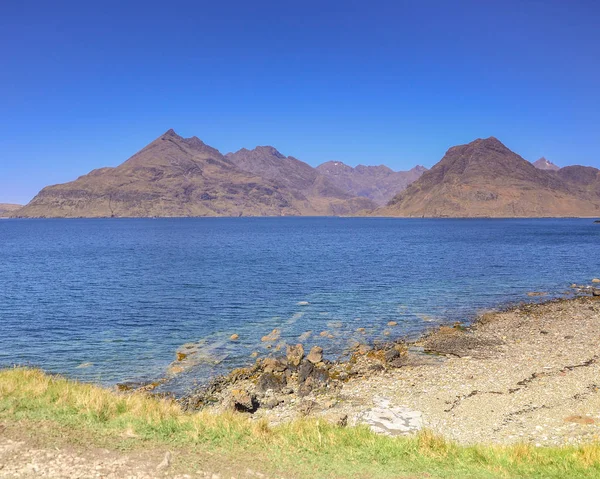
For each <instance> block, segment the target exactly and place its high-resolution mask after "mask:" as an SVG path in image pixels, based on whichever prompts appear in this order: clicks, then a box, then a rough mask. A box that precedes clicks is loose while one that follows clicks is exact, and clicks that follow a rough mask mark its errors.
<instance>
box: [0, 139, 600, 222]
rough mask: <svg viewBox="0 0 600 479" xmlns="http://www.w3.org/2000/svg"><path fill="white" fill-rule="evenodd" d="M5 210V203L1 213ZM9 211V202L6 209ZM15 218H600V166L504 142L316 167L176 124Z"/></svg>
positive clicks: (41, 197)
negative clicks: (521, 150)
mask: <svg viewBox="0 0 600 479" xmlns="http://www.w3.org/2000/svg"><path fill="white" fill-rule="evenodd" d="M1 210H2V207H1V206H0V211H1ZM5 210H6V208H5ZM4 214H5V215H6V214H9V215H12V216H16V217H154V216H167V217H169V216H172V217H177V216H282V215H293V216H307V215H315V216H318V215H344V216H365V215H374V216H417V217H422V216H426V217H463V216H464V217H471V216H473V217H484V216H485V217H487V216H490V217H537V216H598V215H600V171H599V170H597V169H596V168H591V167H584V166H568V167H564V168H559V167H557V166H556V165H554V164H553V163H551V162H549V161H548V160H546V159H545V158H540V159H539V160H537V161H536V162H534V163H530V162H528V161H526V160H524V159H523V158H521V157H520V156H519V155H517V154H516V153H514V152H512V151H511V150H509V149H508V148H507V147H506V146H505V145H503V144H502V143H501V142H500V141H499V140H497V139H496V138H493V137H490V138H487V139H478V140H475V141H473V142H471V143H469V144H467V145H460V146H455V147H452V148H450V149H449V150H448V151H447V152H446V154H445V155H444V157H443V158H442V160H441V161H440V162H438V163H437V164H436V165H434V166H433V167H432V168H431V169H430V170H427V169H426V168H424V167H423V166H416V167H414V168H412V169H411V170H408V171H393V170H391V169H390V168H388V167H387V166H384V165H380V166H363V165H358V166H357V167H355V168H353V167H351V166H348V165H345V164H344V163H342V162H339V161H329V162H326V163H323V164H322V165H319V166H318V167H316V168H313V167H312V166H310V165H308V164H307V163H304V162H303V161H300V160H298V159H296V158H294V157H292V156H285V155H283V154H281V153H280V152H279V151H277V150H276V149H275V148H273V147H272V146H258V147H256V148H254V149H252V150H248V149H246V148H243V149H241V150H239V151H236V152H234V153H228V154H226V155H222V154H221V153H220V152H219V151H218V150H216V149H215V148H213V147H211V146H208V145H206V144H205V143H203V142H202V141H201V140H200V139H198V138H197V137H191V138H183V137H181V136H179V135H177V134H176V133H175V132H174V131H173V130H169V131H167V132H166V133H164V134H163V135H161V136H159V137H158V138H157V139H156V140H154V141H153V142H151V143H150V144H149V145H147V146H146V147H145V148H143V149H142V150H140V151H139V152H137V153H136V154H134V155H133V156H132V157H131V158H129V159H128V160H127V161H125V162H124V163H122V164H121V165H119V166H117V167H105V168H100V169H97V170H93V171H91V172H90V173H88V174H87V175H84V176H81V177H79V178H78V179H76V180H74V181H71V182H69V183H64V184H60V185H53V186H47V187H46V188H44V189H42V190H41V191H40V192H39V193H38V194H37V195H36V196H35V198H33V199H32V200H31V201H30V202H29V204H27V205H26V206H24V207H22V208H20V209H16V210H15V208H14V207H13V208H12V209H11V210H10V211H9V212H8V213H6V212H5V213H4Z"/></svg>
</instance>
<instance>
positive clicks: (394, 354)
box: [383, 348, 400, 363]
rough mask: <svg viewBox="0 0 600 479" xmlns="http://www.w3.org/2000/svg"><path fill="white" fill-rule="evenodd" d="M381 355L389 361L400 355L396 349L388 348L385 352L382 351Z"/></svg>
mask: <svg viewBox="0 0 600 479" xmlns="http://www.w3.org/2000/svg"><path fill="white" fill-rule="evenodd" d="M383 357H384V358H385V361H386V362H388V363H391V362H392V361H393V360H394V359H396V358H399V357H400V352H399V351H398V350H397V349H395V348H394V349H388V350H387V351H386V352H385V353H383Z"/></svg>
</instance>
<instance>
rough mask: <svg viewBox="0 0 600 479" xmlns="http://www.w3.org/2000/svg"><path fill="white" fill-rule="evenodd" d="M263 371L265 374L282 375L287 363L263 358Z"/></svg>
mask: <svg viewBox="0 0 600 479" xmlns="http://www.w3.org/2000/svg"><path fill="white" fill-rule="evenodd" d="M262 366H263V371H264V372H266V373H282V372H283V371H285V370H286V368H287V363H286V362H285V360H283V359H277V358H265V359H263V362H262Z"/></svg>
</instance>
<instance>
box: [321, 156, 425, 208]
mask: <svg viewBox="0 0 600 479" xmlns="http://www.w3.org/2000/svg"><path fill="white" fill-rule="evenodd" d="M317 171H318V172H319V173H321V174H322V175H324V176H326V177H327V178H328V179H329V180H330V181H331V182H332V183H333V184H334V185H335V186H337V187H338V188H340V189H342V190H344V191H347V192H349V193H351V194H353V195H355V196H364V197H365V198H370V199H372V200H373V201H375V202H376V203H377V204H379V205H384V204H385V203H387V202H388V201H389V200H390V199H392V198H393V197H394V195H396V194H398V193H400V192H401V191H403V190H404V189H405V188H406V187H407V186H408V185H410V184H411V183H412V182H413V181H415V180H417V179H418V178H419V177H420V176H421V175H422V174H423V173H424V172H425V171H427V168H425V167H423V166H420V165H418V166H415V167H414V168H412V169H411V170H408V171H393V170H392V169H390V168H388V167H387V166H384V165H380V166H364V165H358V166H357V167H356V168H352V167H351V166H348V165H346V164H344V163H342V162H341V161H328V162H326V163H323V164H321V165H319V166H317Z"/></svg>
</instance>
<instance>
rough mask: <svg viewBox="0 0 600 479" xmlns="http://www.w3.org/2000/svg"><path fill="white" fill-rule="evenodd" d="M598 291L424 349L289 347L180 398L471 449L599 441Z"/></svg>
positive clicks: (450, 334) (432, 335)
mask: <svg viewBox="0 0 600 479" xmlns="http://www.w3.org/2000/svg"><path fill="white" fill-rule="evenodd" d="M593 290H594V288H593V287H591V286H590V287H586V286H582V287H580V288H579V291H578V292H577V293H575V294H578V295H577V296H576V297H574V298H551V299H549V300H547V301H543V302H540V303H536V302H529V303H527V302H522V303H520V304H518V305H507V306H506V307H505V308H502V309H500V310H498V311H495V312H488V313H484V314H482V315H480V316H478V317H477V319H475V321H474V322H473V323H472V324H471V325H469V326H466V327H465V326H464V325H459V324H457V325H455V326H454V327H451V326H447V325H446V326H440V327H437V328H435V329H433V330H432V331H430V332H429V333H426V334H425V335H424V336H422V337H421V338H420V339H418V340H416V341H412V342H404V341H402V340H396V341H389V342H385V343H382V344H378V345H374V346H369V345H360V346H358V347H357V348H356V350H355V351H354V353H353V354H352V356H351V357H350V359H349V360H348V361H336V362H330V361H327V360H323V359H322V357H319V352H317V357H316V358H313V360H308V358H307V356H308V357H309V356H310V355H311V354H312V353H313V351H311V352H310V353H309V352H308V351H306V352H304V351H302V353H306V354H303V355H302V357H301V358H300V359H298V357H299V352H298V350H297V349H295V348H297V347H292V348H291V349H290V348H288V351H287V356H286V357H268V358H265V359H259V360H257V362H256V363H255V364H254V365H253V366H250V367H247V368H239V369H236V370H234V371H232V372H231V373H230V374H228V375H226V376H221V377H218V378H215V379H214V380H213V381H212V382H211V383H210V384H209V385H207V386H205V387H203V388H200V390H198V391H195V392H194V393H192V394H189V395H187V396H184V397H183V398H180V399H178V401H177V402H178V403H179V404H180V405H181V406H182V407H183V408H184V409H185V410H192V411H193V410H198V409H206V410H208V411H212V412H217V413H220V412H224V411H231V410H237V411H239V412H242V413H245V414H248V415H249V417H250V418H252V419H255V420H266V421H267V422H268V423H269V424H272V425H277V424H282V423H286V422H290V421H293V420H295V419H298V418H302V417H316V418H322V419H324V420H326V421H328V422H333V423H336V424H340V425H345V424H348V425H359V424H367V425H369V426H370V427H371V429H372V430H373V431H375V432H379V433H382V434H386V435H391V436H396V435H403V434H407V433H414V432H417V431H419V430H421V429H428V430H432V431H433V432H434V433H436V434H440V435H442V436H443V437H447V438H448V439H451V440H455V441H457V442H459V443H464V444H473V443H477V442H486V443H487V442H491V443H499V444H509V443H515V442H527V443H531V444H534V445H563V444H573V443H585V442H589V441H593V440H597V439H598V437H600V393H599V391H600V380H597V379H594V378H597V377H600V362H599V360H600V346H598V341H599V340H600V296H592V295H590V294H589V293H591V291H593ZM595 290H596V291H598V293H599V294H600V289H597V288H595ZM584 292H585V293H588V294H585V293H584ZM569 318H570V319H569ZM317 349H320V348H317ZM321 354H322V351H321ZM569 394H570V395H569Z"/></svg>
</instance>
